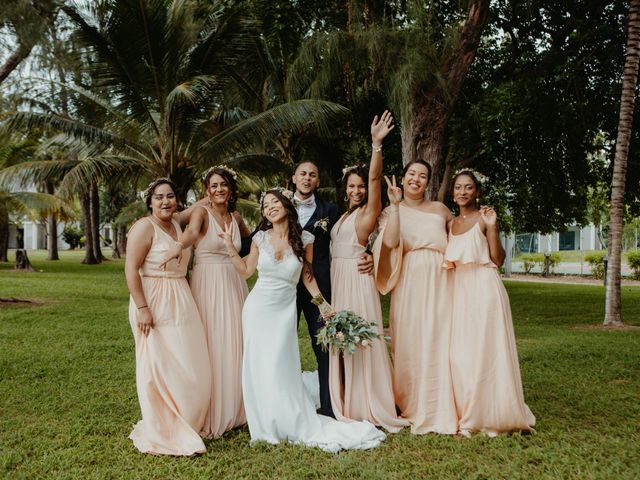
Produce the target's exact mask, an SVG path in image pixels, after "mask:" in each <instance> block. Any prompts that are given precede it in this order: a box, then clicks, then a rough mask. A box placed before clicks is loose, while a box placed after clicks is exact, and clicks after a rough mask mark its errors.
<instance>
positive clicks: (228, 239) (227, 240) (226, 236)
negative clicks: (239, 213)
mask: <svg viewBox="0 0 640 480" xmlns="http://www.w3.org/2000/svg"><path fill="white" fill-rule="evenodd" d="M218 236H219V237H220V238H221V239H222V240H224V246H225V247H227V252H229V255H233V254H234V253H238V251H237V250H236V247H234V246H233V235H232V231H231V222H229V223H225V224H224V231H222V232H220V233H218Z"/></svg>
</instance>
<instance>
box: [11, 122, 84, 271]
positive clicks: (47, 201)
mask: <svg viewBox="0 0 640 480" xmlns="http://www.w3.org/2000/svg"><path fill="white" fill-rule="evenodd" d="M36 147H37V144H36V143H35V142H34V140H33V139H32V138H17V137H16V135H12V134H9V133H7V132H2V135H0V168H3V167H4V168H11V167H12V166H15V165H20V164H24V163H27V161H28V160H29V159H30V158H31V157H32V156H33V155H34V152H35V151H36ZM21 183H22V182H20V180H19V179H16V178H13V179H11V180H10V181H8V182H5V184H4V185H3V186H2V187H1V188H0V261H2V262H6V261H8V257H7V250H8V247H9V220H10V216H11V215H18V216H27V217H29V218H32V219H37V220H41V219H43V218H45V217H47V218H55V219H59V218H63V219H68V218H71V217H72V216H73V215H74V212H73V208H72V207H71V206H70V205H69V203H68V202H67V201H66V200H64V199H62V198H60V197H58V196H55V195H52V194H50V193H43V192H33V191H28V190H27V191H25V190H20V187H21V186H24V185H21ZM29 184H30V186H34V185H37V184H38V183H33V182H30V183H29ZM48 234H49V236H50V238H49V242H48V243H49V244H50V243H51V241H52V239H51V236H55V235H57V232H51V231H49V232H48Z"/></svg>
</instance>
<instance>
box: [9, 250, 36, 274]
mask: <svg viewBox="0 0 640 480" xmlns="http://www.w3.org/2000/svg"><path fill="white" fill-rule="evenodd" d="M13 268H14V270H23V271H25V272H35V271H36V270H35V269H34V268H33V266H32V265H31V262H30V261H29V257H28V256H27V251H26V250H23V249H18V250H16V264H15V266H14V267H13Z"/></svg>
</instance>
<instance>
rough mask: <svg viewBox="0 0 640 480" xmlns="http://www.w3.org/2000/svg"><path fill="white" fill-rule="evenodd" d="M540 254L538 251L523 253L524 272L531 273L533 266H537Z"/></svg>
mask: <svg viewBox="0 0 640 480" xmlns="http://www.w3.org/2000/svg"><path fill="white" fill-rule="evenodd" d="M537 256H538V254H536V253H526V254H524V255H522V257H520V258H522V268H524V273H531V270H533V267H535V266H536V263H537V262H538V259H537V258H536V257H537Z"/></svg>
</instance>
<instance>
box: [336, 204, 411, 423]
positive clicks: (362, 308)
mask: <svg viewBox="0 0 640 480" xmlns="http://www.w3.org/2000/svg"><path fill="white" fill-rule="evenodd" d="M359 211H360V210H355V211H354V212H352V213H351V214H350V215H348V216H346V217H343V218H342V219H341V220H340V221H338V222H337V223H336V224H335V225H334V226H333V229H332V230H331V292H332V300H333V301H332V306H333V308H334V309H335V310H336V311H340V310H350V311H352V312H355V313H357V314H358V315H360V316H361V317H362V318H364V319H365V320H368V321H370V322H375V323H376V324H377V326H378V332H379V333H383V328H384V326H383V324H382V310H381V308H380V297H379V296H378V291H377V290H376V285H375V281H374V279H373V277H372V276H371V275H362V274H360V273H358V259H359V258H360V255H362V253H364V251H365V247H363V246H362V245H360V243H359V242H358V236H357V233H356V218H357V216H358V212H359ZM341 358H342V359H343V360H342V363H343V367H342V368H341ZM343 372H344V376H343ZM329 392H330V394H331V406H332V407H333V413H334V414H335V416H336V419H338V420H341V421H348V420H349V419H351V420H367V421H369V422H371V423H373V424H374V425H377V426H380V427H384V428H385V429H386V430H388V431H389V432H392V433H395V432H398V431H399V430H400V429H401V428H402V427H405V426H408V422H407V421H406V420H403V419H401V418H398V415H397V414H396V404H395V400H394V398H393V383H392V377H391V362H390V360H389V352H388V350H387V344H386V341H385V340H384V339H378V340H375V341H374V342H373V343H372V345H371V346H368V347H364V348H363V347H360V348H358V349H357V350H356V352H355V353H354V354H352V355H350V354H348V353H345V354H344V355H340V354H338V353H333V352H330V353H329Z"/></svg>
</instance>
